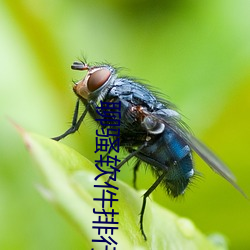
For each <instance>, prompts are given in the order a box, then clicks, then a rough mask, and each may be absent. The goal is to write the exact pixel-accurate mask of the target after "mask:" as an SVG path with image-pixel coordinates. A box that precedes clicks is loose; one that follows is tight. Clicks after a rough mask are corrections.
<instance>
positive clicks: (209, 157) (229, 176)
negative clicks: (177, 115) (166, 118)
mask: <svg viewBox="0 0 250 250" xmlns="http://www.w3.org/2000/svg"><path fill="white" fill-rule="evenodd" d="M170 127H171V129H172V130H173V131H174V132H176V133H177V134H178V135H179V136H180V137H181V138H182V139H183V140H184V141H185V142H186V143H187V144H188V145H189V146H190V148H192V149H193V150H194V151H195V152H196V153H197V154H198V155H199V156H200V157H201V158H202V159H203V160H204V161H205V162H206V163H207V164H208V166H209V167H210V168H212V169H213V170H214V171H215V172H216V173H218V174H219V175H221V176H222V177H223V178H224V179H226V180H227V181H228V182H229V183H231V184H232V185H233V186H234V187H235V188H236V189H237V190H238V191H239V192H240V193H241V194H242V195H243V196H245V197H246V198H248V197H247V195H246V194H245V193H244V192H243V190H242V189H241V188H240V187H239V186H238V185H237V183H236V178H235V176H234V175H233V173H232V172H231V171H230V169H229V168H228V167H227V166H226V165H225V164H224V163H223V162H222V161H221V160H220V159H219V158H218V157H217V156H216V155H215V154H214V153H213V152H212V151H211V150H210V149H208V148H207V147H206V146H205V145H204V144H203V143H202V142H200V141H199V140H198V139H197V138H195V137H194V136H193V135H192V134H190V133H189V132H188V131H187V130H186V129H185V128H184V127H182V126H180V125H178V123H175V125H174V126H172V125H171V124H170Z"/></svg>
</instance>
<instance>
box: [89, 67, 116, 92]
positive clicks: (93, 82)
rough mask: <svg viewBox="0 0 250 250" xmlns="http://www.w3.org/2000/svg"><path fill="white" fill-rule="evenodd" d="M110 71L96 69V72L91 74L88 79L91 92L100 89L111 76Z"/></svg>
mask: <svg viewBox="0 0 250 250" xmlns="http://www.w3.org/2000/svg"><path fill="white" fill-rule="evenodd" d="M110 74H111V73H110V71H109V70H108V69H105V68H104V69H99V70H97V71H95V72H94V73H92V74H91V75H90V76H89V79H88V83H87V86H88V90H89V91H90V92H93V91H95V90H97V89H99V88H100V87H101V86H102V85H103V84H104V83H105V82H106V81H107V80H108V78H109V76H110Z"/></svg>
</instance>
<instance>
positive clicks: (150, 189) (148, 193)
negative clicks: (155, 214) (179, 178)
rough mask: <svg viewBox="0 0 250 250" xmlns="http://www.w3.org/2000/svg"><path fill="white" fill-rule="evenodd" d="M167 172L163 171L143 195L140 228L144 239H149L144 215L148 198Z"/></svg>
mask: <svg viewBox="0 0 250 250" xmlns="http://www.w3.org/2000/svg"><path fill="white" fill-rule="evenodd" d="M166 173H167V172H163V174H162V175H160V177H158V179H157V180H156V181H155V182H154V184H153V185H152V186H151V187H150V188H149V189H148V190H147V192H146V193H145V194H144V195H143V200H142V208H141V213H140V230H141V233H142V236H143V238H144V240H147V237H146V234H145V232H144V229H143V216H144V212H145V208H146V202H147V198H148V196H149V195H150V194H151V193H152V192H153V191H154V190H155V189H156V188H157V186H158V185H159V184H160V183H161V182H162V180H163V178H164V177H165V175H166Z"/></svg>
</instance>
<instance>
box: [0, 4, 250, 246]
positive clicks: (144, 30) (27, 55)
mask: <svg viewBox="0 0 250 250" xmlns="http://www.w3.org/2000/svg"><path fill="white" fill-rule="evenodd" d="M249 13H250V1H247V0H238V1H233V0H220V1H217V0H210V1H194V0H186V1H184V0H178V1H170V0H162V1H147V0H133V1H132V0H120V1H115V0H108V1H103V0H102V1H101V0H96V1H80V0H78V1H69V0H68V1H66V0H64V1H59V0H54V1H49V0H37V1H35V2H34V1H29V0H26V1H25V0H24V1H1V2H0V31H1V32H0V72H1V73H0V98H1V99H0V161H1V163H0V249H18V250H20V249H25V250H27V249H60V250H64V249H65V250H66V249H81V246H82V238H81V235H80V234H79V233H78V232H77V231H76V230H75V229H74V228H73V227H72V226H71V225H70V224H69V223H68V222H67V221H66V220H65V219H64V218H63V216H61V215H60V214H59V213H58V212H57V211H56V210H55V209H54V208H53V207H52V206H51V205H50V204H48V203H47V202H46V201H44V200H43V198H42V197H41V196H40V195H39V193H38V192H37V191H36V189H35V184H36V183H38V182H39V173H38V172H37V171H36V168H34V163H33V162H32V160H31V159H30V156H29V155H28V153H27V151H26V149H25V147H24V145H23V143H22V141H21V139H20V137H19V135H18V134H17V132H16V131H15V129H14V128H13V126H12V125H11V124H10V122H9V120H8V117H9V118H12V119H13V120H15V121H16V122H17V123H18V124H20V125H21V126H22V127H24V128H25V129H27V130H29V131H33V132H36V133H39V134H42V135H44V136H46V137H52V136H56V135H59V134H61V133H62V132H64V131H65V130H66V129H67V128H68V127H69V124H70V121H71V118H72V114H73V109H74V105H75V100H76V98H75V96H74V94H73V93H72V90H71V89H72V80H77V79H80V78H81V77H82V76H83V75H82V72H75V71H72V70H71V69H70V65H71V63H72V62H73V61H74V60H77V59H78V58H83V56H85V57H87V59H88V62H98V61H101V62H102V61H108V62H110V63H112V64H115V65H117V66H123V67H125V68H126V69H125V70H124V71H123V72H124V74H125V75H131V76H136V77H138V78H140V79H145V80H146V82H148V83H150V84H151V85H153V86H154V87H155V88H156V89H158V90H160V91H161V92H162V93H164V94H165V95H166V96H168V98H169V99H170V100H171V101H172V102H174V103H175V104H176V105H177V106H178V107H179V109H180V111H181V113H182V114H184V115H185V118H184V120H185V121H186V122H187V123H188V125H189V126H190V127H191V128H192V131H193V132H194V133H195V134H196V136H197V137H199V138H200V139H201V140H202V141H204V142H205V143H206V144H207V145H208V146H209V147H210V148H211V149H212V150H213V151H214V152H216V153H217V154H218V155H219V156H220V157H221V158H222V159H223V160H224V161H225V162H226V163H227V164H228V166H230V168H231V169H232V171H233V172H234V173H235V175H236V176H237V179H238V183H239V185H240V186H241V187H242V188H243V189H244V190H245V192H246V193H247V194H248V195H250V185H249V179H250V171H249V168H250V162H249V153H250V150H249V149H250V146H249V141H250V129H249V122H250V114H249V113H250V111H249V110H250V15H249ZM94 132H95V127H94V126H93V122H92V121H91V120H90V119H87V120H86V121H85V122H84V125H83V126H82V127H81V129H80V132H79V133H76V134H74V135H72V136H70V137H68V138H66V139H65V140H64V141H63V143H65V144H67V145H69V146H71V147H73V148H75V149H77V150H78V151H79V152H80V153H82V154H83V155H85V156H87V157H88V158H89V159H90V160H92V161H93V160H94V159H95V154H94V140H93V136H94ZM195 160H196V166H197V170H198V171H199V172H202V177H201V178H198V179H197V180H195V181H194V183H193V185H192V187H191V188H190V190H188V191H187V193H186V194H185V196H184V197H183V198H181V199H178V200H177V201H174V200H172V199H170V198H169V197H167V196H166V195H165V193H164V191H163V190H162V189H161V188H158V189H157V191H156V192H154V194H153V199H154V200H156V201H157V202H159V203H160V204H161V205H163V206H165V207H167V208H169V209H171V210H173V211H175V212H176V213H177V214H179V215H181V216H184V217H189V218H190V219H192V220H193V221H194V223H195V224H196V225H197V227H198V228H200V229H201V230H202V231H203V232H204V233H206V234H211V233H214V232H220V233H222V234H224V235H225V236H226V237H227V239H228V240H229V244H230V249H250V239H249V232H250V202H249V201H247V200H246V199H245V198H244V197H243V196H242V195H240V193H238V192H237V191H236V190H235V189H234V188H233V187H232V186H231V185H230V184H228V183H227V182H226V181H224V180H223V179H222V178H221V177H219V176H218V175H216V174H214V173H213V172H212V171H211V170H210V169H209V168H208V167H207V166H206V165H205V164H204V163H203V162H202V161H201V160H200V159H198V158H195ZM132 167H133V164H129V165H127V166H126V167H123V169H122V173H121V174H120V176H119V177H120V178H121V179H122V180H124V181H125V182H127V183H129V184H130V185H131V183H132ZM55 178H56V177H55ZM153 180H154V178H153V177H152V176H151V173H150V171H149V170H146V171H145V169H143V168H142V169H141V170H140V173H139V177H138V186H139V188H144V189H146V188H147V187H149V186H150V184H151V183H152V182H153Z"/></svg>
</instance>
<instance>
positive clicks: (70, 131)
mask: <svg viewBox="0 0 250 250" xmlns="http://www.w3.org/2000/svg"><path fill="white" fill-rule="evenodd" d="M79 104H80V101H79V99H78V100H77V102H76V106H75V110H74V116H73V120H72V123H71V127H70V128H69V129H68V130H67V131H66V132H65V133H63V134H62V135H59V136H57V137H54V138H51V139H53V140H55V141H60V140H61V139H63V138H64V137H66V136H68V135H69V134H73V133H75V132H76V131H77V130H78V129H79V127H80V125H81V123H82V121H83V119H84V117H85V116H86V114H87V112H88V110H89V105H87V107H86V109H85V110H84V112H83V113H82V114H81V116H80V118H79V120H77V119H78V112H79Z"/></svg>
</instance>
